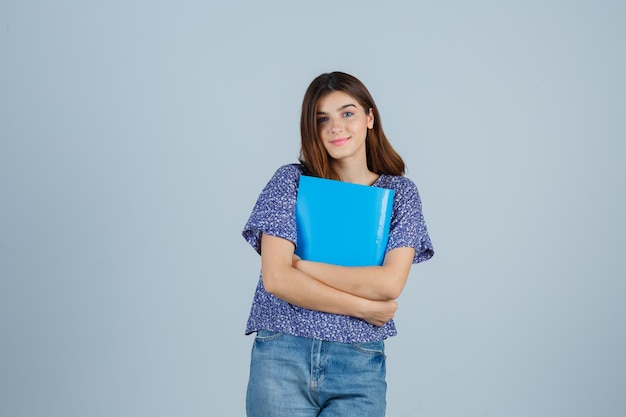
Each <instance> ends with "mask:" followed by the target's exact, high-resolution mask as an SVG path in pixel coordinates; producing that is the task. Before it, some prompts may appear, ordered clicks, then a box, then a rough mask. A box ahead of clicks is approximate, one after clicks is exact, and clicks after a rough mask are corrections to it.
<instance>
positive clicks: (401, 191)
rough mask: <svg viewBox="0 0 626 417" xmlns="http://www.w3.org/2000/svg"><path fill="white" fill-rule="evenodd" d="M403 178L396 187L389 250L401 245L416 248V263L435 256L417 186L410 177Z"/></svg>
mask: <svg viewBox="0 0 626 417" xmlns="http://www.w3.org/2000/svg"><path fill="white" fill-rule="evenodd" d="M401 178H402V179H403V181H402V186H400V187H394V189H395V191H394V192H395V198H394V203H393V213H392V216H391V225H390V227H389V240H388V242H387V252H389V251H390V250H392V249H395V248H400V247H411V248H415V256H414V257H413V263H414V264H416V263H419V262H422V261H426V260H428V259H430V258H431V257H432V256H433V254H434V251H433V245H432V243H431V242H430V237H429V236H428V230H427V228H426V223H425V221H424V215H423V214H422V202H421V199H420V196H419V192H418V190H417V187H416V186H415V184H414V183H413V181H411V180H409V179H408V178H406V177H401Z"/></svg>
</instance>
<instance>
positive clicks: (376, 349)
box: [352, 340, 385, 355]
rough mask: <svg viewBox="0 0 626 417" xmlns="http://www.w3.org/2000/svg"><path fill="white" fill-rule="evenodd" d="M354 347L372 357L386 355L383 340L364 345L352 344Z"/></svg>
mask: <svg viewBox="0 0 626 417" xmlns="http://www.w3.org/2000/svg"><path fill="white" fill-rule="evenodd" d="M352 347H353V348H354V349H356V350H357V351H359V352H361V353H367V354H370V355H384V354H385V342H383V341H382V340H375V341H373V342H364V343H352Z"/></svg>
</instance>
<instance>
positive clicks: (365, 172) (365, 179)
mask: <svg viewBox="0 0 626 417" xmlns="http://www.w3.org/2000/svg"><path fill="white" fill-rule="evenodd" d="M333 169H334V170H335V172H336V173H337V174H338V175H339V178H341V181H345V182H350V183H352V184H361V185H372V184H373V183H374V182H375V181H376V180H377V179H378V174H376V173H374V172H372V171H370V170H369V169H367V164H358V165H355V164H346V163H343V161H335V163H334V164H333Z"/></svg>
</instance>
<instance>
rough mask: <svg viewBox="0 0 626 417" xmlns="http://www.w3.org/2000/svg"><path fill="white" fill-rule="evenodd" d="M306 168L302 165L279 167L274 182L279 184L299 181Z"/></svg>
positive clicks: (273, 177) (273, 178)
mask: <svg viewBox="0 0 626 417" xmlns="http://www.w3.org/2000/svg"><path fill="white" fill-rule="evenodd" d="M303 170H304V167H303V166H302V165H301V164H286V165H283V166H281V167H279V168H278V169H277V170H276V172H274V175H273V176H272V181H278V182H292V181H296V182H297V181H299V179H300V175H302V172H303Z"/></svg>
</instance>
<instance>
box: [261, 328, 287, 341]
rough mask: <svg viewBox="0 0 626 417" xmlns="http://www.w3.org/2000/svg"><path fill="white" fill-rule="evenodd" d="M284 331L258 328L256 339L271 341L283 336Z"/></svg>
mask: <svg viewBox="0 0 626 417" xmlns="http://www.w3.org/2000/svg"><path fill="white" fill-rule="evenodd" d="M282 335H283V333H280V332H275V331H273V330H264V329H261V330H257V332H256V336H255V338H254V340H256V341H257V342H269V341H270V340H274V339H277V338H279V337H280V336H282Z"/></svg>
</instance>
